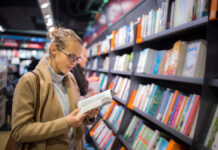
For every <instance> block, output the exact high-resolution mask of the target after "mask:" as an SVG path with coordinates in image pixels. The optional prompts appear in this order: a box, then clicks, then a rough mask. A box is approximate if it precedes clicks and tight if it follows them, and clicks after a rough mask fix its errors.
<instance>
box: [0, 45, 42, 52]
mask: <svg viewBox="0 0 218 150" xmlns="http://www.w3.org/2000/svg"><path fill="white" fill-rule="evenodd" d="M0 49H22V50H37V51H44V49H38V48H27V47H10V46H0Z"/></svg>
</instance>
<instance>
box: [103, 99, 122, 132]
mask: <svg viewBox="0 0 218 150" xmlns="http://www.w3.org/2000/svg"><path fill="white" fill-rule="evenodd" d="M100 114H101V115H102V116H104V119H107V120H108V121H109V123H110V124H111V125H112V126H113V128H114V129H115V130H116V131H118V130H119V127H120V124H121V121H122V118H123V115H124V108H123V107H122V106H121V105H119V104H118V103H116V102H115V101H113V102H112V104H109V105H105V106H103V107H102V108H101V110H100Z"/></svg>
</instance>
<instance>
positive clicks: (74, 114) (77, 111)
mask: <svg viewBox="0 0 218 150" xmlns="http://www.w3.org/2000/svg"><path fill="white" fill-rule="evenodd" d="M79 111H80V108H77V109H75V110H74V111H73V112H72V113H71V116H76V115H77V114H78V113H79Z"/></svg>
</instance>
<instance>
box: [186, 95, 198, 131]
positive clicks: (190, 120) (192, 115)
mask: <svg viewBox="0 0 218 150" xmlns="http://www.w3.org/2000/svg"><path fill="white" fill-rule="evenodd" d="M199 104H200V95H196V98H195V101H194V104H193V107H192V109H191V113H190V116H189V118H188V121H187V124H186V126H185V130H184V134H186V135H189V133H190V131H191V128H192V124H193V122H194V118H195V115H196V113H197V110H198V107H199Z"/></svg>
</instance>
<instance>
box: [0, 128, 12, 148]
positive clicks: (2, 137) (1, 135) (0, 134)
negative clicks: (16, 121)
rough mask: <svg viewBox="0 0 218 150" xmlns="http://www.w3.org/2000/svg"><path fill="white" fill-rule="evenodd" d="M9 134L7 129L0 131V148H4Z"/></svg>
mask: <svg viewBox="0 0 218 150" xmlns="http://www.w3.org/2000/svg"><path fill="white" fill-rule="evenodd" d="M9 135H10V132H9V131H0V150H4V149H5V145H6V142H7V140H8V138H9Z"/></svg>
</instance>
